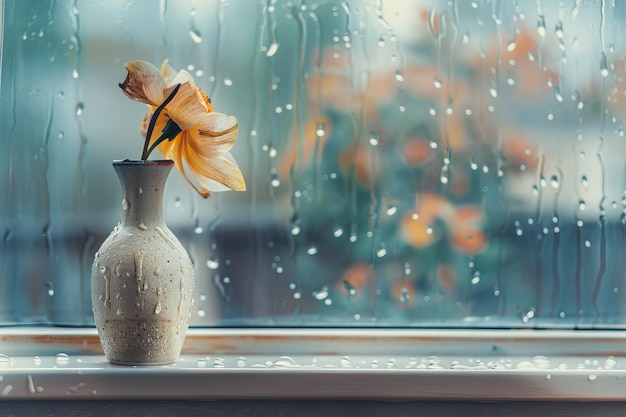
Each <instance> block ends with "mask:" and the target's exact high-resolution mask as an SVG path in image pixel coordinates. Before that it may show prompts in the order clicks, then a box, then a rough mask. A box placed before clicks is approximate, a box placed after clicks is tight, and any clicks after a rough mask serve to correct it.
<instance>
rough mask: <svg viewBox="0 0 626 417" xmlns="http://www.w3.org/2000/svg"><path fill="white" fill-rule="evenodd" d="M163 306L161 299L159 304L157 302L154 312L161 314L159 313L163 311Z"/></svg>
mask: <svg viewBox="0 0 626 417" xmlns="http://www.w3.org/2000/svg"><path fill="white" fill-rule="evenodd" d="M162 308H163V307H162V306H161V302H160V301H157V304H156V306H155V307H154V314H159V313H160V312H161V309H162Z"/></svg>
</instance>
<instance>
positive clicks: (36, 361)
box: [33, 356, 41, 365]
mask: <svg viewBox="0 0 626 417" xmlns="http://www.w3.org/2000/svg"><path fill="white" fill-rule="evenodd" d="M33 363H34V364H35V365H41V358H40V357H39V356H35V357H34V358H33Z"/></svg>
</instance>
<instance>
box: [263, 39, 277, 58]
mask: <svg viewBox="0 0 626 417" xmlns="http://www.w3.org/2000/svg"><path fill="white" fill-rule="evenodd" d="M276 51H278V43H276V42H274V43H273V44H271V45H270V47H269V49H268V50H267V52H266V53H265V56H267V57H272V56H274V55H275V54H276Z"/></svg>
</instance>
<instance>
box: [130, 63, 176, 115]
mask: <svg viewBox="0 0 626 417" xmlns="http://www.w3.org/2000/svg"><path fill="white" fill-rule="evenodd" d="M126 69H127V70H128V74H127V75H126V79H125V80H124V82H123V83H122V84H120V88H121V89H122V90H123V91H124V94H126V95H127V96H128V97H130V98H131V99H133V100H137V101H140V102H142V103H146V104H150V105H152V106H158V105H159V104H161V103H162V102H163V100H164V99H165V97H164V96H163V90H164V89H165V88H167V84H166V83H165V80H164V79H163V76H162V75H161V73H160V72H159V70H158V69H157V68H156V67H155V66H154V65H152V64H151V63H149V62H145V61H132V62H130V63H129V64H128V65H127V66H126Z"/></svg>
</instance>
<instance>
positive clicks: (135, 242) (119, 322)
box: [91, 161, 194, 365]
mask: <svg viewBox="0 0 626 417" xmlns="http://www.w3.org/2000/svg"><path fill="white" fill-rule="evenodd" d="M172 166H173V162H172V161H114V162H113V167H114V168H115V171H116V172H117V175H118V177H119V179H120V182H121V184H122V189H123V191H124V198H123V199H122V221H121V222H120V223H119V224H118V225H117V226H116V227H115V229H114V230H113V232H111V234H110V235H109V237H108V238H107V239H106V240H105V241H104V243H103V244H102V246H101V247H100V249H99V250H98V252H97V253H96V255H95V259H94V263H93V267H92V273H91V300H92V303H93V311H94V317H95V321H96V327H97V329H98V335H99V336H100V341H101V342H102V347H103V349H104V354H105V355H106V357H107V359H108V360H109V361H110V362H111V363H115V364H120V365H157V364H165V363H171V362H174V361H176V360H177V359H178V356H179V355H180V351H181V349H182V346H183V341H184V339H185V333H186V331H187V325H188V321H189V314H190V309H191V302H192V298H193V297H192V294H193V288H194V277H193V267H192V264H191V261H190V259H189V256H188V254H187V252H186V251H185V249H184V248H183V246H182V245H181V243H180V242H179V241H178V239H177V238H176V236H174V234H173V233H172V232H171V231H170V230H169V229H168V228H167V226H166V225H165V223H164V221H163V189H164V187H165V182H166V180H167V176H168V175H169V172H170V170H171V169H172Z"/></svg>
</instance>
